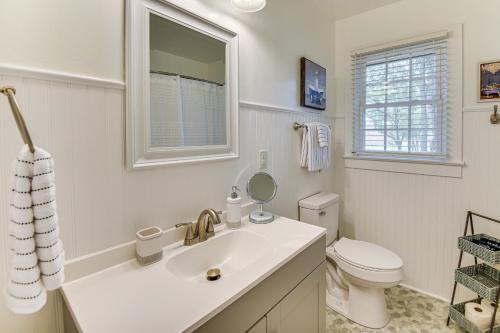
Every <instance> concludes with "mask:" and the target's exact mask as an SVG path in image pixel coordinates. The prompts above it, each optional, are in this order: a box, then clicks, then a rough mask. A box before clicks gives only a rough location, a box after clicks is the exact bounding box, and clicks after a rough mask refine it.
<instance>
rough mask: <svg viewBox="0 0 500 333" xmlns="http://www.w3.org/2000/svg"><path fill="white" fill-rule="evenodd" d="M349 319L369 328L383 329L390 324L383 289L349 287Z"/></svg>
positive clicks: (351, 285)
mask: <svg viewBox="0 0 500 333" xmlns="http://www.w3.org/2000/svg"><path fill="white" fill-rule="evenodd" d="M348 308H349V310H348V311H347V317H348V318H349V319H351V320H352V321H354V322H356V323H358V324H360V325H363V326H365V327H368V328H382V327H384V326H385V325H387V323H388V322H389V315H388V313H387V306H386V303H385V294H384V289H383V288H367V287H362V286H355V285H353V284H350V285H349V306H348Z"/></svg>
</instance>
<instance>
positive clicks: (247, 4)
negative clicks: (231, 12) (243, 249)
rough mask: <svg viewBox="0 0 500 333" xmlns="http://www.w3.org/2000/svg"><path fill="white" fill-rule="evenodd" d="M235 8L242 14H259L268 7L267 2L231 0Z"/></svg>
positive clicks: (264, 0)
mask: <svg viewBox="0 0 500 333" xmlns="http://www.w3.org/2000/svg"><path fill="white" fill-rule="evenodd" d="M231 4H232V5H233V7H234V8H236V9H238V10H241V11H242V12H247V13H253V12H258V11H259V10H261V9H263V8H264V7H265V6H266V0H231Z"/></svg>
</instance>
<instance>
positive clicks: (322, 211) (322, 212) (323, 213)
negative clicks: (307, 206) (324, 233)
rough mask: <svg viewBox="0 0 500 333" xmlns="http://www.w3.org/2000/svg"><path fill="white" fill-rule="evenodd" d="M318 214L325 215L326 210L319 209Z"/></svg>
mask: <svg viewBox="0 0 500 333" xmlns="http://www.w3.org/2000/svg"><path fill="white" fill-rule="evenodd" d="M318 215H319V216H325V215H326V211H324V210H320V211H319V213H318Z"/></svg>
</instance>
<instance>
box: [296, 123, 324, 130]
mask: <svg viewBox="0 0 500 333" xmlns="http://www.w3.org/2000/svg"><path fill="white" fill-rule="evenodd" d="M306 127H307V125H306V124H301V123H298V122H294V123H293V129H294V130H298V129H299V128H306ZM328 127H330V128H332V127H331V126H330V125H328Z"/></svg>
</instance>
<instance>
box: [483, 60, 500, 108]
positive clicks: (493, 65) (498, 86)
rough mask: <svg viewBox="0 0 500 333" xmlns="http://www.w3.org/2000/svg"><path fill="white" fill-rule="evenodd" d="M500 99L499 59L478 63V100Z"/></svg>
mask: <svg viewBox="0 0 500 333" xmlns="http://www.w3.org/2000/svg"><path fill="white" fill-rule="evenodd" d="M495 100H500V60H498V61H490V62H483V63H480V64H479V101H481V102H487V101H495Z"/></svg>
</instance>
